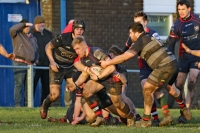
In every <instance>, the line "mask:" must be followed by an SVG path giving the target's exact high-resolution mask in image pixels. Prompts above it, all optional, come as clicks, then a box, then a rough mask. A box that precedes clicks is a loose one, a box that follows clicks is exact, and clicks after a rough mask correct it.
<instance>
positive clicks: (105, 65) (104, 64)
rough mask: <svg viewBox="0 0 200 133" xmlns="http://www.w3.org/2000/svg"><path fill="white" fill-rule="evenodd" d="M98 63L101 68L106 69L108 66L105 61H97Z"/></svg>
mask: <svg viewBox="0 0 200 133" xmlns="http://www.w3.org/2000/svg"><path fill="white" fill-rule="evenodd" d="M99 62H100V64H101V66H102V67H103V68H106V67H107V66H108V63H107V61H104V60H101V61H99Z"/></svg>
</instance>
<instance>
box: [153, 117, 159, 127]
mask: <svg viewBox="0 0 200 133" xmlns="http://www.w3.org/2000/svg"><path fill="white" fill-rule="evenodd" d="M159 123H160V120H159V119H154V120H152V126H153V127H158V126H159Z"/></svg>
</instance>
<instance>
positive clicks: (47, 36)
mask: <svg viewBox="0 0 200 133" xmlns="http://www.w3.org/2000/svg"><path fill="white" fill-rule="evenodd" d="M31 32H32V33H33V35H34V36H35V37H36V39H37V45H38V50H39V55H40V56H39V60H38V63H37V64H36V65H37V66H46V67H47V66H49V59H48V57H47V55H46V52H45V46H46V44H47V43H48V42H50V41H51V40H52V39H53V33H52V32H51V31H49V30H47V29H46V28H45V19H44V17H43V16H36V17H35V19H34V28H33V29H32V30H31ZM39 79H40V80H41V84H42V89H41V99H40V105H41V104H42V101H43V100H44V99H45V98H46V97H47V95H48V94H49V70H44V69H36V71H35V77H34V94H35V92H36V87H37V83H38V81H39Z"/></svg>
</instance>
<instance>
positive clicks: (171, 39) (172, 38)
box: [166, 24, 179, 54]
mask: <svg viewBox="0 0 200 133" xmlns="http://www.w3.org/2000/svg"><path fill="white" fill-rule="evenodd" d="M174 25H176V24H174ZM174 25H173V26H172V27H171V30H170V34H169V36H168V38H167V41H166V46H167V47H168V49H169V51H171V52H172V53H173V54H174V51H175V44H176V41H177V40H178V38H179V36H178V33H177V32H176V31H177V29H176V26H174Z"/></svg>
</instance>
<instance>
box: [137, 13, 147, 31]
mask: <svg viewBox="0 0 200 133" xmlns="http://www.w3.org/2000/svg"><path fill="white" fill-rule="evenodd" d="M134 22H135V23H136V22H139V23H141V24H142V25H143V27H144V29H146V28H147V27H146V26H147V23H148V22H147V15H146V14H145V13H144V12H143V11H138V12H136V13H135V15H134Z"/></svg>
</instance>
